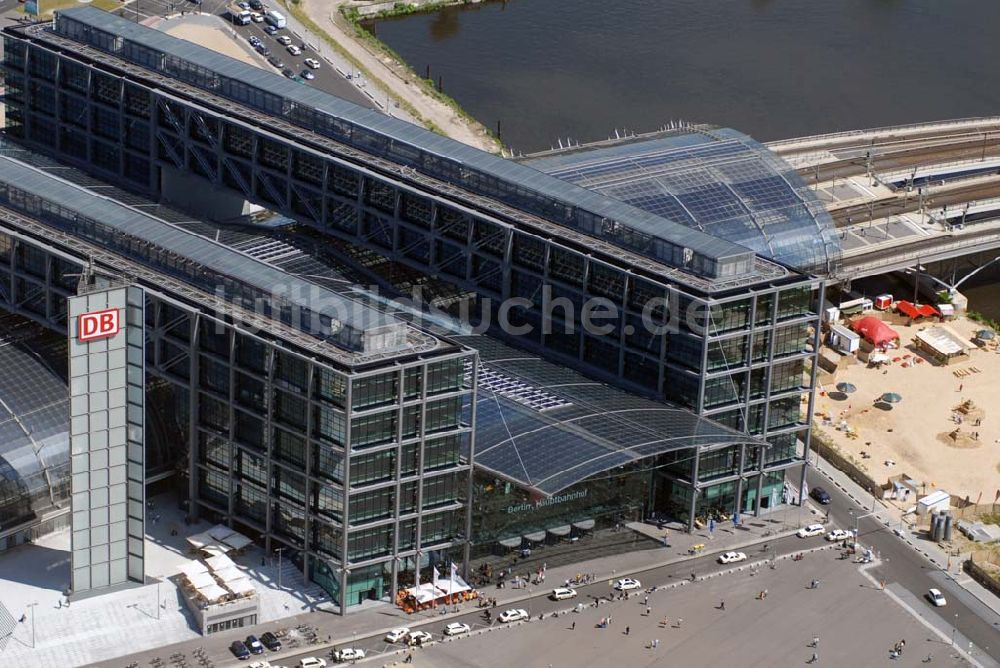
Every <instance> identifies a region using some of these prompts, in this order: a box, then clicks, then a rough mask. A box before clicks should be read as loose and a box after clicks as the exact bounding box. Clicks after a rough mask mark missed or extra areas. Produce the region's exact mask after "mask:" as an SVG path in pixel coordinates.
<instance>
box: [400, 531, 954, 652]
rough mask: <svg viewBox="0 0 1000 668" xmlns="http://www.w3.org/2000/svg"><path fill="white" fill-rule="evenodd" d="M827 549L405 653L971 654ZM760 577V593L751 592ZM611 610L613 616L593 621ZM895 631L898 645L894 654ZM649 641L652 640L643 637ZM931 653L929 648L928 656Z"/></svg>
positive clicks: (608, 615)
mask: <svg viewBox="0 0 1000 668" xmlns="http://www.w3.org/2000/svg"><path fill="white" fill-rule="evenodd" d="M834 555H835V552H834V551H831V550H824V551H820V552H816V553H813V554H811V555H809V556H808V557H807V558H806V559H804V560H802V561H800V562H792V561H780V562H779V563H778V566H777V567H776V569H775V570H773V571H772V570H770V569H769V568H764V569H762V570H760V571H758V572H757V575H754V576H751V575H749V569H745V570H743V571H737V572H736V573H733V574H728V575H720V576H718V577H714V578H710V579H708V580H706V581H704V582H698V583H695V584H685V585H682V586H678V587H676V588H672V589H660V590H658V591H656V592H653V593H651V594H649V603H648V605H649V608H650V614H649V615H648V616H647V614H646V604H645V602H644V596H645V594H633V595H632V597H631V599H630V600H628V601H618V602H613V603H606V604H602V605H600V606H599V607H596V608H594V607H587V608H586V609H585V610H584V611H583V612H581V613H574V612H568V613H566V614H563V615H561V616H559V617H557V618H552V617H547V618H546V619H545V620H543V621H538V620H537V619H536V620H533V621H531V622H528V623H523V624H520V625H518V626H516V627H515V628H497V627H494V628H492V629H490V630H488V631H485V632H482V633H480V634H477V635H474V636H472V637H469V638H462V639H456V640H453V641H451V642H444V643H438V644H435V645H433V646H430V647H428V648H426V649H423V650H421V651H419V652H417V653H416V654H415V655H414V660H413V664H412V665H414V666H425V667H430V666H434V667H435V668H466V667H472V666H477V667H478V666H487V665H489V666H543V667H544V666H551V667H552V668H557V667H561V666H566V667H570V666H572V667H574V668H576V667H579V666H668V665H670V666H733V665H740V666H797V665H807V664H809V662H810V660H811V659H812V654H813V653H814V652H815V653H816V654H817V656H818V661H817V662H816V663H817V665H821V666H822V665H831V666H924V665H932V666H965V665H969V664H968V663H967V662H966V661H965V659H963V658H962V657H961V656H959V655H958V654H957V653H956V652H954V650H953V649H952V648H951V646H950V640H949V638H948V636H947V633H944V634H943V635H942V633H941V632H940V631H939V632H934V631H932V630H931V629H930V628H928V627H927V626H925V625H924V624H923V623H921V622H920V621H918V620H917V619H915V618H914V617H913V616H911V615H910V614H909V613H908V612H907V611H905V610H904V609H903V608H902V607H900V605H899V604H898V603H897V600H896V597H895V595H894V594H893V593H892V592H891V591H888V592H887V591H882V590H881V589H880V587H879V585H877V584H875V583H873V581H872V580H870V579H869V578H866V577H864V575H863V574H862V573H861V572H860V571H859V569H858V566H857V565H855V564H853V563H852V562H851V561H842V560H840V559H837V558H835V556H834ZM813 578H815V579H818V580H820V585H819V588H818V589H810V588H809V583H810V580H812V579H813ZM643 584H644V585H646V584H647V583H645V582H644V583H643ZM765 589H766V590H767V592H768V593H767V597H766V598H765V599H764V600H759V599H758V595H759V593H760V592H761V591H762V590H765ZM723 602H724V603H725V606H724V609H723V607H722V604H723ZM567 607H568V606H567ZM609 617H610V618H611V623H610V625H608V626H607V627H606V628H599V623H600V622H601V620H602V619H604V620H606V619H607V618H609ZM664 618H666V620H667V624H666V625H664V623H663V621H664ZM574 627H575V628H574ZM815 637H819V643H818V646H817V647H816V648H813V647H811V646H810V645H811V643H812V641H813V639H814V638H815ZM903 639H905V640H906V645H905V648H904V651H903V655H902V656H901V657H900V658H899V659H892V658H890V656H889V651H890V650H891V649H892V647H893V645H894V644H895V643H896V642H898V641H899V640H903ZM653 641H658V647H651V645H652V644H653ZM929 654H933V659H932V660H931V661H930V662H928V663H924V662H923V660H924V659H926V658H927V656H928V655H929ZM397 660H399V657H397Z"/></svg>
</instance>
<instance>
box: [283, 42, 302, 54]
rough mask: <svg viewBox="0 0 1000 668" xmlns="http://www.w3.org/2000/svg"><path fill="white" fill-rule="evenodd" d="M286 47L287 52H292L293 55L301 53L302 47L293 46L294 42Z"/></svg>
mask: <svg viewBox="0 0 1000 668" xmlns="http://www.w3.org/2000/svg"><path fill="white" fill-rule="evenodd" d="M286 48H287V49H288V53H290V54H292V55H293V56H298V55H299V54H301V53H302V49H300V48H299V47H297V46H295V45H294V44H289V45H288V46H287V47H286Z"/></svg>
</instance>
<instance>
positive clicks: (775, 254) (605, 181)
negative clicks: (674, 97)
mask: <svg viewBox="0 0 1000 668" xmlns="http://www.w3.org/2000/svg"><path fill="white" fill-rule="evenodd" d="M528 162H529V164H531V165H532V166H533V167H536V168H537V169H540V170H542V171H545V172H547V173H548V174H550V175H552V176H555V177H557V178H560V179H563V180H565V181H569V182H571V183H575V184H576V185H579V186H582V187H584V188H587V189H590V190H594V191H596V192H599V193H601V194H604V195H608V196H610V197H613V198H615V199H617V200H620V201H622V202H625V203H627V204H631V205H632V206H635V207H638V208H640V209H643V210H645V211H649V212H650V213H654V214H656V215H658V216H662V217H664V218H667V219H669V220H672V221H674V222H678V223H682V224H684V225H687V226H688V227H693V228H696V229H698V230H701V231H704V232H707V233H709V234H711V235H713V236H717V237H720V238H724V239H729V240H731V241H735V242H737V243H739V244H742V245H744V246H746V247H748V248H751V249H753V250H754V251H756V252H758V253H759V254H761V255H763V256H765V257H769V258H771V259H774V260H777V261H779V262H782V263H783V264H786V265H789V266H792V267H794V268H796V269H800V270H803V271H817V270H826V269H828V268H829V265H830V263H836V262H837V261H839V258H840V254H841V249H840V245H839V243H838V237H837V234H836V231H835V229H834V226H833V221H832V219H830V217H829V215H828V214H827V213H826V211H825V209H824V208H823V206H822V204H821V203H820V202H819V201H818V199H816V197H815V196H814V195H813V193H812V191H810V190H809V188H808V187H807V186H806V185H805V183H804V182H803V181H802V180H801V178H800V177H799V176H798V174H797V173H796V172H795V171H794V170H793V169H792V168H791V167H790V166H789V165H787V164H786V163H784V162H783V161H782V160H781V159H780V158H778V157H777V156H776V155H774V154H773V153H771V152H770V151H769V150H768V149H767V148H765V147H763V146H761V145H760V144H758V143H757V142H755V141H753V140H752V139H751V138H749V137H747V136H746V135H743V134H740V133H738V132H735V131H732V130H725V129H722V130H717V131H702V132H699V133H696V134H695V133H692V134H690V135H686V136H677V135H676V134H672V135H657V136H654V137H652V138H645V139H642V140H639V141H631V142H626V143H620V144H616V145H612V146H603V147H599V148H598V147H594V148H586V147H585V148H584V149H582V150H574V151H569V152H564V153H560V152H558V151H557V152H555V153H554V154H546V155H544V156H542V157H538V158H533V159H529V160H528Z"/></svg>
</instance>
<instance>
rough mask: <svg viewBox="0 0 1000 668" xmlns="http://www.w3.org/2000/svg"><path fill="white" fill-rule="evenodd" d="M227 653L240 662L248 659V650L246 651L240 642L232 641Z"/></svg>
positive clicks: (245, 647)
mask: <svg viewBox="0 0 1000 668" xmlns="http://www.w3.org/2000/svg"><path fill="white" fill-rule="evenodd" d="M229 651H230V652H232V653H233V656H235V657H236V658H237V659H239V660H241V661H242V660H244V659H249V658H250V650H248V649H247V646H246V645H244V644H243V641H242V640H234V641H233V644H232V645H230V646H229Z"/></svg>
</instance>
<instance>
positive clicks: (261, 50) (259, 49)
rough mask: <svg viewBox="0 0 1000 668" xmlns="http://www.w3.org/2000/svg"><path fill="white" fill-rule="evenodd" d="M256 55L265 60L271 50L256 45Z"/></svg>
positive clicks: (261, 45)
mask: <svg viewBox="0 0 1000 668" xmlns="http://www.w3.org/2000/svg"><path fill="white" fill-rule="evenodd" d="M257 53H259V54H260V55H262V56H264V57H265V58H267V57H268V56H270V55H271V49H269V48H267V47H266V46H264V45H263V44H258V45H257Z"/></svg>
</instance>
